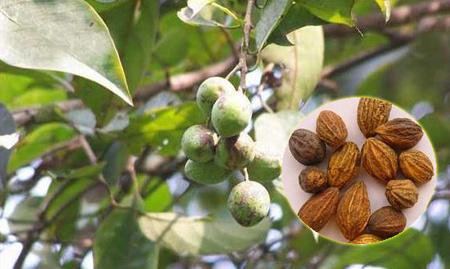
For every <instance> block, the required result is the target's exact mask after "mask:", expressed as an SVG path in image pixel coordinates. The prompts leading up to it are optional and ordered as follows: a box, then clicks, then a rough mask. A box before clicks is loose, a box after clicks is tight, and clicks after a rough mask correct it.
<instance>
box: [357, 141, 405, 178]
mask: <svg viewBox="0 0 450 269" xmlns="http://www.w3.org/2000/svg"><path fill="white" fill-rule="evenodd" d="M361 159H362V166H363V167H364V168H365V169H366V171H367V173H369V175H371V176H373V177H374V178H376V179H378V180H380V181H381V182H382V183H387V182H388V181H389V180H391V179H395V175H396V174H397V169H398V162H397V153H395V151H394V150H393V149H392V148H390V147H389V146H388V145H386V144H385V143H383V142H381V141H380V140H378V139H375V138H369V139H367V140H366V142H365V143H364V145H363V148H362V152H361Z"/></svg>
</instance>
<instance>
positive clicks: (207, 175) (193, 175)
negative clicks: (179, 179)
mask: <svg viewBox="0 0 450 269" xmlns="http://www.w3.org/2000/svg"><path fill="white" fill-rule="evenodd" d="M184 173H185V175H186V177H187V178H189V179H190V180H192V181H195V182H197V183H200V184H216V183H219V182H222V181H224V180H225V179H226V178H227V177H228V176H229V175H230V174H231V171H230V170H227V169H225V168H223V167H220V166H218V165H217V164H215V163H214V161H210V162H207V163H198V162H194V161H192V160H188V161H187V162H186V165H185V166H184Z"/></svg>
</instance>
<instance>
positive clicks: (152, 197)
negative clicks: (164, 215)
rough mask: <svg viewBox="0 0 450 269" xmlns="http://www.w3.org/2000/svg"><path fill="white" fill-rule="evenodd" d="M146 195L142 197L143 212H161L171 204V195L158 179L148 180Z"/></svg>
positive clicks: (166, 186) (164, 184) (165, 184)
mask: <svg viewBox="0 0 450 269" xmlns="http://www.w3.org/2000/svg"><path fill="white" fill-rule="evenodd" d="M147 191H148V193H149V194H148V195H147V196H146V197H144V210H145V211H146V212H163V211H166V210H167V209H169V206H170V205H171V204H172V194H171V193H170V189H169V186H168V185H167V183H166V182H165V181H164V180H162V179H159V178H156V177H153V178H151V179H150V184H148V187H147Z"/></svg>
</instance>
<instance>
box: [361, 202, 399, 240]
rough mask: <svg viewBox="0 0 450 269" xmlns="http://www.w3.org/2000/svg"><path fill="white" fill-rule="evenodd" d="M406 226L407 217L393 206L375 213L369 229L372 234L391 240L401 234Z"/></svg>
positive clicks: (371, 218) (368, 225)
mask: <svg viewBox="0 0 450 269" xmlns="http://www.w3.org/2000/svg"><path fill="white" fill-rule="evenodd" d="M405 226H406V217H405V215H403V213H402V212H401V211H398V210H396V209H395V208H393V207H392V206H385V207H382V208H380V209H378V210H377V211H375V212H373V214H372V216H370V219H369V223H368V224H367V228H368V230H369V231H370V233H372V234H375V235H378V236H379V237H381V238H389V237H392V236H394V235H396V234H399V233H401V232H402V231H403V230H404V229H405Z"/></svg>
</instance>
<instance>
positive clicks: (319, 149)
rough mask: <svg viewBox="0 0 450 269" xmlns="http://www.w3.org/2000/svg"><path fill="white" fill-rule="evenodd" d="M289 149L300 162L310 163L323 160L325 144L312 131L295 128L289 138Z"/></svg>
mask: <svg viewBox="0 0 450 269" xmlns="http://www.w3.org/2000/svg"><path fill="white" fill-rule="evenodd" d="M289 150H290V151H291V153H292V156H294V158H295V159H296V160H297V161H299V162H300V163H302V164H304V165H312V164H317V163H320V162H322V161H323V159H324V158H325V150H326V146H325V143H324V142H323V141H322V140H320V138H319V136H317V135H316V134H315V133H314V132H311V131H309V130H306V129H297V130H295V131H294V132H293V133H292V135H291V137H290V138H289Z"/></svg>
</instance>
